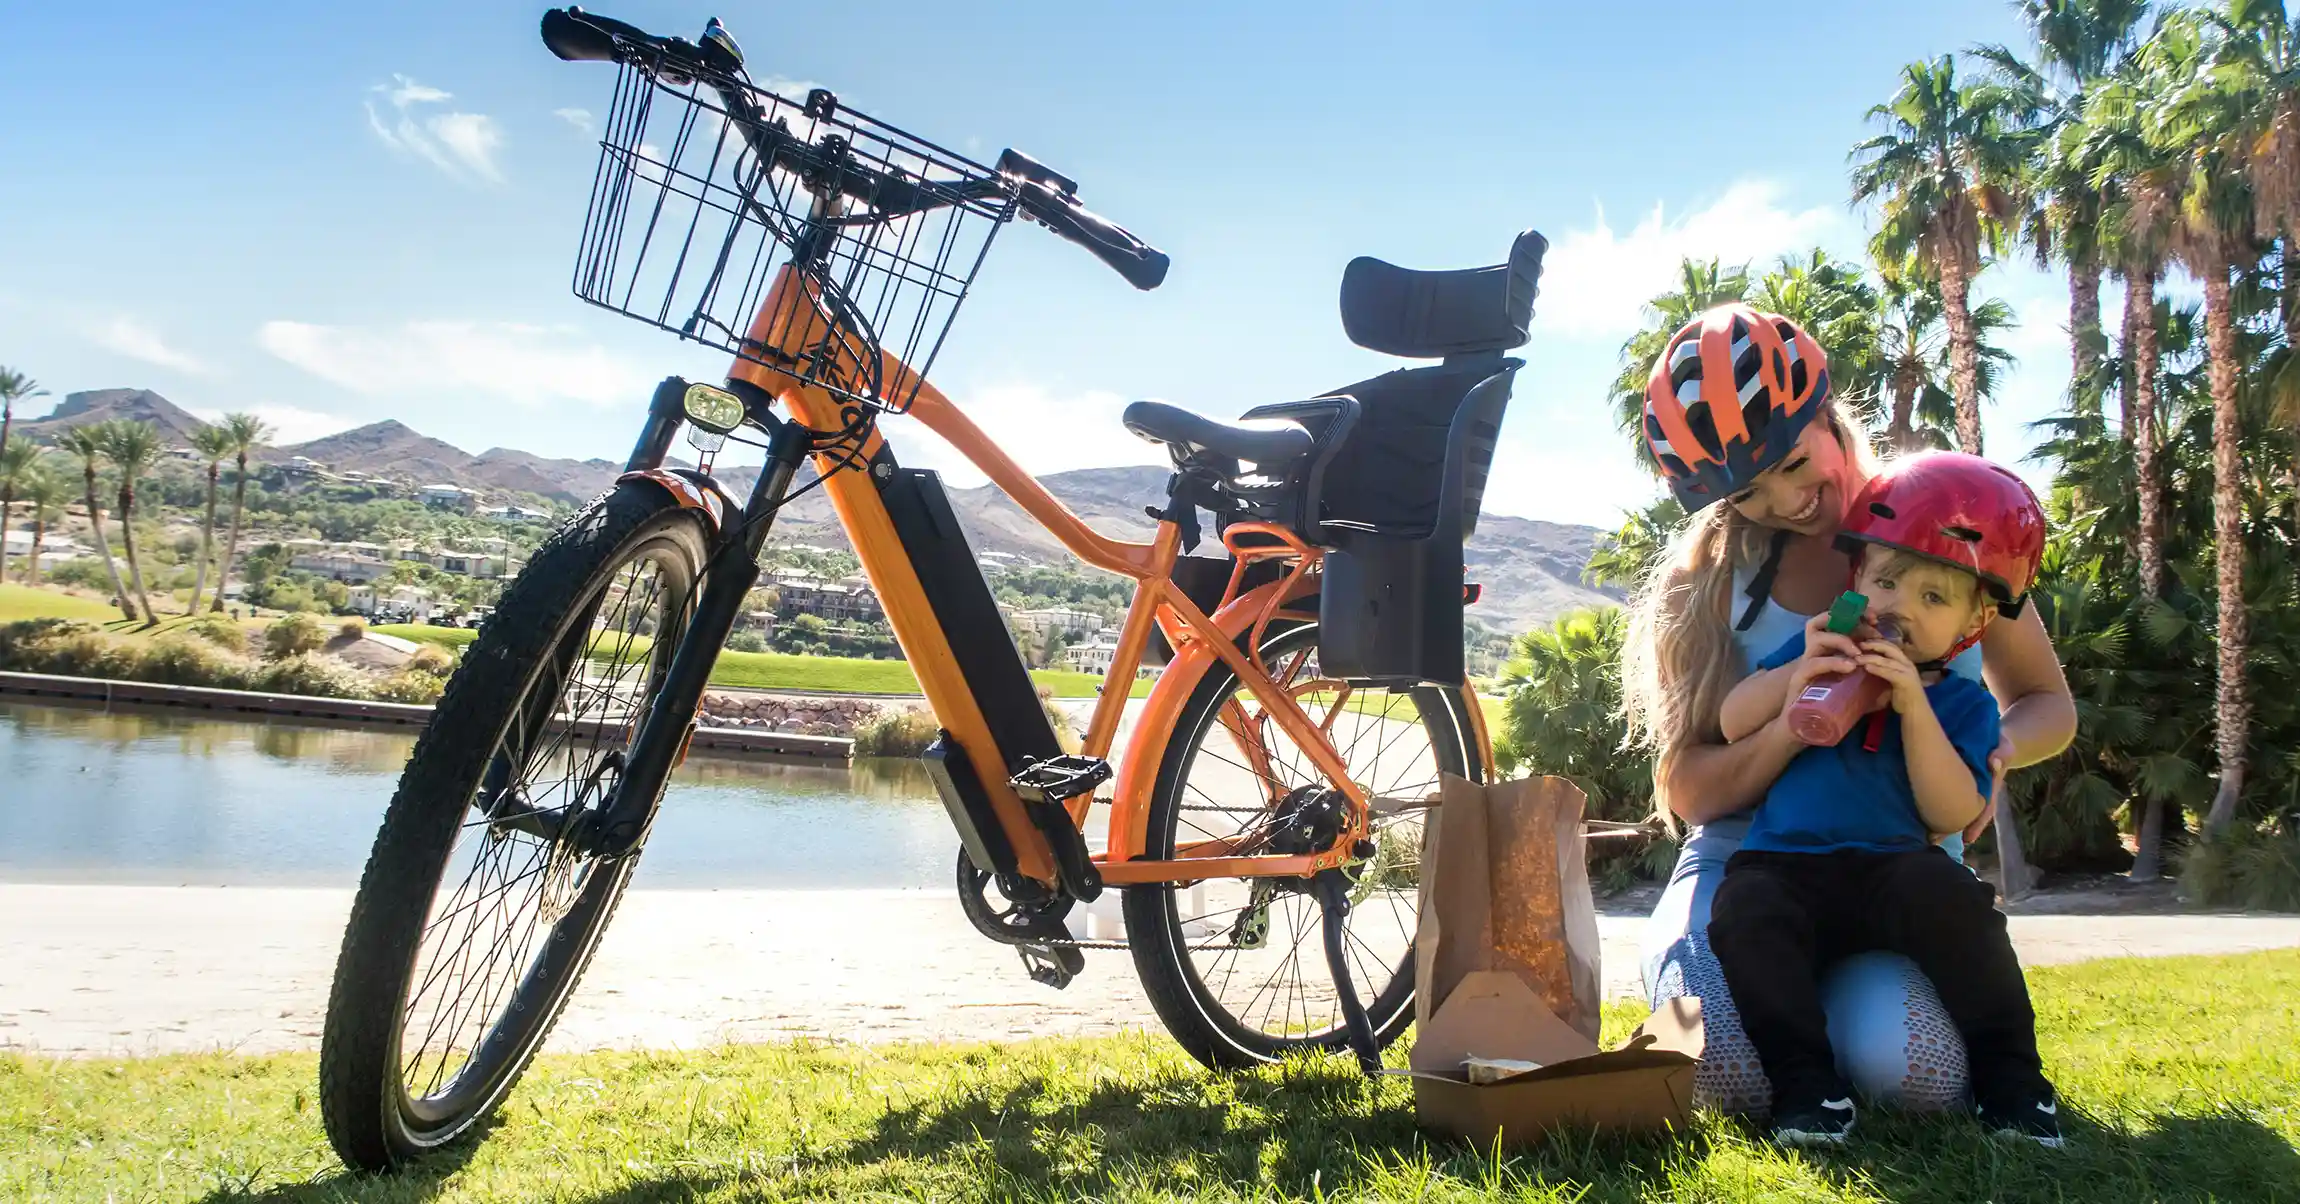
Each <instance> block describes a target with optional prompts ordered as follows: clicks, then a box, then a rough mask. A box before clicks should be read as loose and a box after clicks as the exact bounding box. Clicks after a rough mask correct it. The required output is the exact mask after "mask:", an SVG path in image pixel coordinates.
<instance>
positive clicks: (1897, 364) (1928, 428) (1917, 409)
mask: <svg viewBox="0 0 2300 1204" xmlns="http://www.w3.org/2000/svg"><path fill="white" fill-rule="evenodd" d="M1881 275H1882V276H1883V278H1884V282H1885V288H1884V292H1883V294H1882V296H1881V298H1880V301H1879V305H1878V310H1877V319H1876V330H1877V358H1878V360H1879V362H1880V364H1881V367H1880V369H1879V375H1880V376H1881V377H1882V378H1883V380H1884V385H1883V391H1884V392H1885V394H1886V395H1887V396H1888V397H1889V398H1890V399H1891V403H1892V404H1891V409H1890V413H1889V416H1888V418H1887V420H1886V422H1885V431H1884V436H1883V443H1884V447H1885V449H1886V450H1887V451H1890V452H1893V453H1895V454H1904V453H1907V452H1912V451H1917V450H1920V449H1922V448H1927V447H1933V448H1940V447H1947V446H1949V443H1950V440H1951V437H1952V436H1953V435H1954V432H1955V427H1956V396H1955V394H1954V392H1952V390H1951V385H1950V383H1949V382H1950V371H1951V362H1950V357H1949V345H1948V329H1947V323H1946V321H1945V320H1944V318H1943V309H1944V307H1943V305H1942V303H1941V287H1940V281H1939V280H1938V279H1936V278H1932V277H1931V276H1929V275H1928V274H1927V273H1926V272H1925V270H1924V265H1923V263H1922V261H1920V260H1918V259H1916V258H1913V257H1912V258H1911V259H1909V260H1906V261H1904V262H1902V263H1900V264H1898V265H1893V266H1890V267H1888V268H1887V269H1886V270H1885V271H1883V272H1882V273H1881ZM2016 325H2018V322H2017V321H2016V320H2015V319H2014V317H2013V311H2012V307H2011V306H2009V305H2006V304H2005V303H2004V302H2002V301H1997V300H1990V301H1986V302H1983V303H1982V304H1980V305H1978V306H1976V307H1974V309H1973V311H1972V326H1973V342H1974V360H1975V363H1976V364H1977V366H1978V371H1977V373H1976V376H1975V383H1976V387H1977V388H1978V390H1979V393H1980V396H1981V397H1982V398H1983V399H1987V398H1990V397H1993V396H1994V395H1995V394H1996V386H1997V382H1998V381H1999V379H2000V378H2001V376H2002V374H2003V373H2004V372H2006V371H2008V370H2010V368H2011V367H2012V364H2013V354H2012V353H2011V352H2009V351H2007V350H2005V349H2004V348H2003V347H2001V346H1999V345H1998V343H1997V337H1998V335H1999V334H2001V333H2003V332H2006V331H2009V330H2011V329H2012V328H2013V327H2014V326H2016Z"/></svg>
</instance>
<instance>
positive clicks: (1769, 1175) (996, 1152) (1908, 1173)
mask: <svg viewBox="0 0 2300 1204" xmlns="http://www.w3.org/2000/svg"><path fill="white" fill-rule="evenodd" d="M2066 1119H2067V1120H2068V1122H2069V1123H2068V1142H2069V1144H2068V1148H2067V1149H2065V1150H2061V1151H2058V1152H2055V1151H2048V1150H2041V1149H2037V1148H2035V1147H2033V1146H2030V1145H2027V1144H2025V1143H2016V1142H2010V1141H2005V1140H1999V1139H1992V1138H1990V1137H1988V1136H1986V1135H1985V1134H1983V1133H1982V1132H1981V1131H1980V1130H1979V1129H1978V1128H1977V1127H1975V1125H1974V1123H1973V1122H1972V1120H1971V1119H1970V1118H1969V1117H1961V1116H1952V1117H1920V1116H1891V1115H1876V1114H1871V1115H1865V1116H1864V1117H1863V1119H1862V1132H1861V1134H1860V1135H1859V1137H1858V1138H1857V1139H1856V1140H1855V1142H1854V1144H1852V1145H1851V1146H1849V1147H1848V1148H1846V1149H1844V1150H1842V1151H1833V1152H1830V1153H1826V1154H1813V1153H1803V1152H1788V1153H1784V1152H1779V1151H1775V1150H1773V1149H1772V1148H1771V1147H1769V1146H1767V1145H1766V1144H1765V1143H1764V1141H1763V1139H1762V1137H1761V1135H1760V1131H1759V1130H1758V1129H1757V1128H1755V1127H1753V1126H1751V1125H1748V1124H1745V1123H1742V1122H1738V1121H1730V1120H1727V1121H1719V1120H1714V1119H1707V1120H1703V1121H1702V1122H1700V1123H1699V1124H1698V1125H1697V1126H1696V1127H1695V1128H1694V1129H1693V1130H1691V1131H1689V1132H1686V1133H1682V1134H1679V1135H1676V1136H1673V1137H1612V1136H1601V1135H1597V1134H1593V1133H1589V1132H1587V1131H1582V1132H1564V1133H1560V1134H1558V1135H1556V1136H1555V1137H1554V1138H1552V1139H1551V1140H1550V1141H1548V1142H1546V1143H1545V1144H1543V1145H1542V1146H1540V1147H1539V1148H1536V1149H1532V1150H1526V1151H1522V1152H1516V1153H1511V1154H1508V1155H1506V1156H1504V1157H1502V1158H1501V1159H1499V1160H1498V1161H1497V1160H1496V1159H1494V1157H1493V1156H1492V1155H1491V1153H1490V1152H1489V1151H1487V1150H1483V1149H1479V1148H1476V1147H1474V1146H1472V1145H1470V1144H1469V1143H1466V1142H1460V1141H1451V1140H1445V1139H1439V1138H1433V1137H1429V1136H1427V1135H1425V1134H1423V1133H1421V1132H1420V1131H1418V1130H1417V1129H1416V1128H1415V1127H1414V1123H1413V1113H1412V1108H1411V1106H1410V1104H1408V1103H1407V1102H1406V1098H1405V1094H1404V1092H1403V1091H1402V1090H1400V1089H1399V1087H1398V1085H1397V1084H1395V1083H1391V1084H1387V1085H1376V1084H1368V1083H1366V1082H1365V1081H1364V1080H1362V1079H1359V1078H1358V1077H1357V1076H1356V1073H1355V1071H1354V1069H1351V1068H1348V1067H1346V1066H1342V1065H1336V1066H1334V1067H1332V1068H1327V1067H1324V1066H1309V1065H1304V1066H1297V1067H1290V1068H1288V1069H1286V1070H1285V1071H1282V1072H1277V1073H1272V1074H1264V1075H1254V1076H1242V1077H1236V1078H1229V1079H1208V1078H1205V1077H1202V1076H1199V1075H1197V1074H1194V1073H1181V1074H1177V1075H1175V1076H1173V1077H1171V1078H1162V1079H1159V1080H1157V1081H1154V1082H1151V1083H1147V1084H1145V1083H1142V1082H1140V1081H1135V1082H1131V1083H1123V1084H1121V1083H1107V1084H1101V1085H1095V1086H1091V1087H1085V1088H1082V1087H1081V1086H1080V1085H1078V1084H1077V1083H1075V1082H1071V1083H1067V1084H1064V1083H1060V1082H1057V1081H1053V1080H1049V1079H1045V1078H1040V1077H1035V1076H1033V1077H1028V1078H1024V1079H1021V1080H1019V1081H1016V1080H1009V1081H1006V1082H1002V1083H989V1082H977V1083H975V1084H973V1085H971V1086H969V1087H967V1088H965V1089H962V1090H960V1091H956V1092H950V1093H946V1094H941V1095H937V1096H936V1097H935V1098H934V1099H932V1100H927V1101H920V1102H902V1101H899V1100H898V1101H890V1103H889V1106H888V1107H887V1109H886V1110H885V1112H884V1113H883V1114H881V1115H880V1116H879V1117H878V1118H877V1120H876V1121H874V1122H872V1123H871V1124H870V1126H869V1127H868V1130H867V1131H866V1132H864V1133H863V1134H861V1135H859V1136H857V1137H854V1138H852V1139H848V1140H838V1139H829V1140H823V1141H820V1142H810V1141H808V1140H807V1139H806V1138H805V1137H804V1136H803V1134H802V1135H801V1136H799V1137H798V1139H797V1140H795V1141H794V1142H792V1143H791V1144H790V1146H789V1147H788V1148H785V1149H781V1150H777V1151H775V1152H774V1153H773V1154H771V1155H767V1154H763V1153H762V1154H760V1155H758V1156H756V1157H741V1156H738V1157H737V1158H735V1159H733V1160H732V1162H733V1165H730V1163H729V1161H727V1160H717V1159H711V1160H704V1161H700V1162H697V1163H693V1164H690V1165H687V1166H663V1165H661V1164H660V1163H657V1164H654V1165H649V1166H646V1167H644V1169H636V1172H635V1174H634V1176H633V1177H632V1178H630V1179H628V1180H626V1181H625V1182H622V1183H620V1184H618V1185H616V1186H615V1187H613V1188H610V1189H608V1190H605V1191H599V1192H595V1193H594V1194H591V1195H588V1196H585V1197H582V1200H583V1204H672V1202H674V1201H677V1202H685V1201H691V1200H694V1199H696V1198H698V1197H701V1196H705V1195H711V1194H714V1193H720V1192H724V1193H726V1194H728V1195H729V1196H731V1197H734V1198H750V1197H751V1196H752V1195H754V1194H756V1195H760V1196H774V1197H778V1198H779V1197H781V1196H784V1195H791V1196H819V1197H829V1198H836V1197H842V1196H849V1195H866V1194H872V1195H892V1196H897V1197H904V1198H948V1197H951V1196H957V1195H963V1196H967V1197H970V1198H987V1199H1021V1200H1062V1199H1074V1198H1080V1197H1095V1198H1108V1197H1111V1196H1142V1197H1160V1196H1168V1197H1172V1198H1176V1199H1194V1198H1199V1197H1207V1196H1219V1197H1224V1198H1236V1197H1249V1198H1255V1199H1263V1198H1278V1199H1305V1200H1306V1199H1313V1198H1326V1199H1334V1198H1349V1199H1367V1198H1375V1199H1387V1198H1398V1199H1410V1198H1416V1197H1419V1196H1421V1195H1423V1194H1424V1193H1425V1192H1426V1193H1430V1194H1435V1195H1440V1196H1445V1195H1450V1194H1456V1193H1461V1192H1465V1191H1467V1192H1474V1193H1478V1194H1481V1195H1487V1196H1497V1195H1498V1196H1508V1197H1510V1198H1515V1199H1528V1200H1550V1199H1554V1200H1560V1201H1562V1200H1574V1201H1583V1202H1587V1204H1598V1202H1601V1201H1617V1200H1618V1201H1633V1200H1648V1199H1652V1198H1654V1197H1655V1196H1656V1195H1663V1196H1672V1197H1677V1198H1684V1197H1687V1196H1698V1197H1700V1198H1704V1199H1718V1200H1726V1201H1734V1200H1753V1199H1758V1198H1771V1197H1772V1195H1774V1194H1776V1193H1779V1192H1783V1191H1786V1192H1787V1193H1788V1194H1791V1195H1801V1196H1812V1195H1813V1194H1814V1193H1815V1192H1820V1193H1824V1194H1825V1195H1828V1196H1834V1197H1837V1198H1852V1197H1861V1198H1871V1197H1874V1198H1881V1199H1885V1200H1890V1201H1895V1202H1896V1204H1936V1202H1939V1204H1947V1202H1952V1201H1953V1202H1956V1204H1965V1202H1968V1201H1974V1200H1995V1201H2019V1200H2056V1201H2058V1200H2069V1199H2081V1200H2083V1201H2085V1204H2110V1202H2113V1201H2122V1200H2152V1201H2153V1200H2195V1201H2203V1200H2247V1201H2278V1200H2294V1201H2300V1153H2296V1152H2295V1150H2294V1148H2293V1146H2292V1144H2291V1143H2290V1142H2289V1141H2288V1140H2287V1139H2286V1138H2284V1137H2283V1136H2281V1135H2280V1134H2279V1133H2277V1132H2276V1131H2274V1130H2272V1129H2270V1128H2269V1127H2267V1126H2266V1125H2264V1124H2262V1123H2261V1122H2260V1121H2258V1120H2256V1119H2253V1118H2252V1117H2249V1116H2246V1115H2242V1114H2237V1113H2227V1114H2220V1115H2206V1116H2180V1115H2156V1116H2145V1115H2144V1116H2131V1117H2124V1118H2118V1119H2114V1120H2111V1121H2109V1122H2108V1123H2105V1124H2104V1123H2096V1122H2094V1121H2093V1120H2091V1119H2090V1118H2087V1117H2085V1116H2083V1115H2081V1114H2077V1113H2075V1112H2073V1110H2072V1111H2070V1112H2069V1114H2068V1115H2067V1116H2066ZM480 1136H481V1137H482V1139H483V1138H484V1134H482V1135H480ZM477 1147H478V1142H477V1141H466V1142H463V1143H459V1145H458V1146H457V1147H456V1148H455V1149H454V1150H452V1151H448V1152H445V1153H443V1154H442V1155H440V1156H438V1157H436V1158H434V1159H431V1160H427V1161H425V1162H423V1163H421V1164H419V1165H417V1166H415V1167H413V1168H411V1169H410V1170H408V1171H405V1172H401V1173H399V1174H395V1175H385V1176H368V1175H356V1174H349V1173H343V1174H337V1175H334V1176H331V1177H329V1178H326V1179H322V1180H315V1181H311V1182H307V1183H302V1184H296V1185H293V1186H284V1187H277V1188H272V1189H270V1190H266V1191H260V1192H240V1191H232V1190H219V1191H216V1192H212V1193H211V1194H209V1195H208V1196H206V1197H204V1198H203V1201H202V1204H340V1202H357V1204H423V1202H425V1201H429V1200H432V1199H433V1198H435V1197H436V1196H438V1195H439V1194H440V1193H441V1192H442V1191H443V1190H444V1189H445V1188H446V1187H447V1186H448V1185H449V1180H450V1178H451V1177H452V1176H453V1175H454V1174H455V1173H456V1172H457V1171H458V1170H460V1169H461V1168H462V1166H463V1164H464V1162H465V1161H466V1160H467V1159H468V1158H469V1157H470V1155H471V1153H472V1151H474V1150H476V1148H477ZM569 1156H571V1157H577V1158H581V1157H598V1156H601V1155H600V1154H599V1152H597V1151H582V1152H571V1153H570V1155H569Z"/></svg>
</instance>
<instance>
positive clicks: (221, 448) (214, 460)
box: [184, 426, 232, 615]
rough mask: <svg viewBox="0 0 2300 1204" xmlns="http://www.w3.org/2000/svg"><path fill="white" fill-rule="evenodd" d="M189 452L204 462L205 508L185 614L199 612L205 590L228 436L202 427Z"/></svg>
mask: <svg viewBox="0 0 2300 1204" xmlns="http://www.w3.org/2000/svg"><path fill="white" fill-rule="evenodd" d="M192 449H193V450H194V451H197V452H199V453H200V455H202V456H204V457H206V458H207V461H208V505H207V513H206V516H205V517H203V518H202V519H201V520H200V567H199V569H198V571H197V572H196V573H194V574H193V576H192V600H191V604H190V605H188V606H186V607H185V608H184V613H185V614H188V615H196V614H198V613H200V594H201V592H202V591H204V590H206V589H207V587H208V562H209V561H210V560H212V559H214V557H215V545H216V477H217V475H218V474H219V473H221V472H222V470H223V463H224V459H225V457H227V456H230V455H231V454H232V433H231V432H230V431H228V430H225V429H224V428H222V427H220V426H202V427H201V428H200V429H198V430H196V431H193V432H192Z"/></svg>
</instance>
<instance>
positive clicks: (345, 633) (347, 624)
mask: <svg viewBox="0 0 2300 1204" xmlns="http://www.w3.org/2000/svg"><path fill="white" fill-rule="evenodd" d="M366 636H367V620H366V619H363V618H360V617H359V616H358V615H353V616H351V617H350V618H348V619H345V620H344V621H343V622H342V623H339V624H337V625H336V629H335V638H337V639H339V640H357V639H364V638H366Z"/></svg>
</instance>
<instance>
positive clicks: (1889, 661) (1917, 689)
mask: <svg viewBox="0 0 2300 1204" xmlns="http://www.w3.org/2000/svg"><path fill="white" fill-rule="evenodd" d="M1861 667H1862V668H1863V669H1866V670H1868V671H1869V672H1870V673H1872V674H1874V675H1876V676H1877V677H1880V678H1882V679H1884V680H1885V681H1886V682H1887V683H1889V684H1891V686H1892V687H1893V709H1894V710H1895V711H1897V712H1899V713H1901V714H1903V715H1907V714H1909V713H1911V712H1913V711H1916V710H1919V709H1922V708H1925V707H1929V706H1931V705H1932V703H1931V702H1929V701H1927V700H1926V698H1925V679H1924V675H1923V674H1921V673H1919V672H1918V671H1917V666H1916V662H1914V661H1912V660H1910V659H1909V654H1908V653H1906V652H1903V651H1901V646H1900V644H1899V643H1897V642H1895V641H1893V640H1868V641H1866V642H1864V643H1863V644H1862V645H1861Z"/></svg>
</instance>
